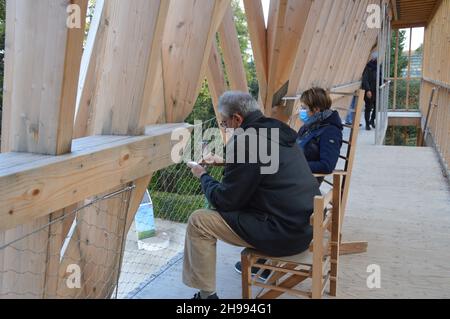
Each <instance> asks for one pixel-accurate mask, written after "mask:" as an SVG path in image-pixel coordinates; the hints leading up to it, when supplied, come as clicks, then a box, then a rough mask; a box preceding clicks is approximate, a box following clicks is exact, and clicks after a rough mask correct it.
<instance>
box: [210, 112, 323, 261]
mask: <svg viewBox="0 0 450 319" xmlns="http://www.w3.org/2000/svg"><path fill="white" fill-rule="evenodd" d="M242 128H243V129H244V130H247V129H248V128H255V129H256V130H257V129H259V128H269V129H270V128H278V129H279V135H280V138H279V161H280V165H279V170H278V172H276V173H274V174H271V175H263V174H261V170H260V169H261V167H262V166H263V164H261V162H260V161H259V160H258V163H256V164H252V163H244V164H227V165H226V166H225V171H224V176H223V181H222V183H219V182H218V181H216V180H214V179H213V178H212V177H211V176H209V175H207V174H206V175H203V176H202V178H201V182H202V189H203V191H204V193H205V195H206V197H207V199H208V200H209V202H210V203H211V205H212V206H214V207H215V209H216V210H217V211H218V212H219V213H220V215H221V216H222V217H223V219H224V220H225V221H226V222H227V224H228V225H229V226H230V227H231V228H232V229H233V230H234V231H235V232H236V234H237V235H239V236H240V237H241V238H242V239H244V240H245V241H246V242H247V243H249V244H250V245H252V246H253V247H254V248H256V249H258V250H260V251H262V252H264V253H266V254H269V255H272V256H274V257H280V256H289V255H294V254H298V253H301V252H303V251H305V250H306V249H308V247H309V244H310V242H311V240H312V227H311V226H310V216H311V214H312V212H313V206H314V196H316V195H320V192H319V188H318V183H317V181H316V179H315V178H314V177H313V175H312V173H311V170H310V169H309V167H308V163H307V162H306V159H305V156H304V155H303V152H302V151H301V150H300V149H299V147H298V146H297V145H296V138H297V134H296V132H295V131H294V130H292V129H291V128H290V127H289V126H287V125H286V124H284V123H282V122H280V121H277V120H274V119H269V118H266V117H264V116H263V115H262V113H261V112H259V111H257V112H253V113H251V114H250V115H249V116H248V117H247V118H246V119H245V120H244V123H243V124H242ZM258 135H259V136H260V137H261V135H262V134H261V132H259V131H258ZM246 152H249V148H248V146H247V147H246Z"/></svg>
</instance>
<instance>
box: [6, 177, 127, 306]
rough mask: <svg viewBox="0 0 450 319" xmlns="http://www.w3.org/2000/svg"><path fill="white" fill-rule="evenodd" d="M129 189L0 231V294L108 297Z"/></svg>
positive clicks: (117, 265)
mask: <svg viewBox="0 0 450 319" xmlns="http://www.w3.org/2000/svg"><path fill="white" fill-rule="evenodd" d="M132 190H133V187H132V186H130V187H125V188H121V189H117V190H115V191H113V192H111V193H109V194H106V195H102V196H99V197H95V198H91V199H89V200H86V201H85V203H80V204H77V205H75V206H73V207H70V208H66V209H65V210H64V211H61V212H57V213H53V214H51V215H49V216H46V217H42V218H39V219H37V220H36V221H33V222H31V223H30V224H28V225H23V226H21V227H19V228H16V229H13V230H9V231H6V232H1V233H0V298H2V299H4V298H37V299H38V298H110V297H112V296H113V292H114V289H115V287H116V286H117V279H118V274H119V272H120V264H121V256H122V251H123V247H124V246H123V245H124V230H125V225H126V215H127V212H128V205H129V199H130V195H131V192H132ZM111 207H114V208H115V209H110V208H111Z"/></svg>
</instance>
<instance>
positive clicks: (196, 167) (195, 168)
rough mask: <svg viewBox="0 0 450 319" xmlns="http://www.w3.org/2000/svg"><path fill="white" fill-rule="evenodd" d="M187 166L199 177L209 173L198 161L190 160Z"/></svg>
mask: <svg viewBox="0 0 450 319" xmlns="http://www.w3.org/2000/svg"><path fill="white" fill-rule="evenodd" d="M187 166H188V167H189V168H190V169H191V172H192V174H193V175H194V176H195V177H197V178H201V177H202V176H203V175H205V174H207V173H208V172H207V171H206V169H205V168H204V167H203V166H201V165H199V164H197V163H194V162H189V163H188V164H187Z"/></svg>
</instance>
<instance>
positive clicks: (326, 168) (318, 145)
mask: <svg viewBox="0 0 450 319" xmlns="http://www.w3.org/2000/svg"><path fill="white" fill-rule="evenodd" d="M300 101H301V103H302V109H301V111H300V113H299V117H300V119H301V120H302V122H303V123H304V125H303V126H302V127H301V128H300V131H299V132H298V139H297V143H298V145H299V146H300V148H301V149H303V152H304V154H305V157H306V160H307V161H308V164H309V167H310V168H311V171H312V172H313V173H314V174H331V173H332V172H333V171H334V169H335V168H336V164H337V162H338V160H339V154H340V150H341V146H342V131H343V126H342V120H341V118H340V116H339V113H338V112H337V111H332V110H331V109H330V108H331V104H332V101H331V98H330V96H329V94H328V93H327V92H326V91H325V90H324V89H322V88H312V89H310V90H307V91H305V92H304V93H303V94H302V97H301V99H300Z"/></svg>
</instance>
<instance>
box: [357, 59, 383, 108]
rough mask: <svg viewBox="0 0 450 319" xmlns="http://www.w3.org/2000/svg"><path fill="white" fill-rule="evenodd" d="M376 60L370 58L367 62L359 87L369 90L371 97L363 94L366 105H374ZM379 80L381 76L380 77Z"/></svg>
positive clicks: (375, 96)
mask: <svg viewBox="0 0 450 319" xmlns="http://www.w3.org/2000/svg"><path fill="white" fill-rule="evenodd" d="M377 65H378V62H377V60H371V61H369V63H367V65H366V67H365V69H364V72H363V76H362V84H361V87H362V89H363V90H364V91H366V92H367V91H371V92H372V98H370V99H369V98H368V97H367V95H365V96H364V101H365V103H366V105H373V106H375V103H376V98H377ZM380 82H381V78H380Z"/></svg>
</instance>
